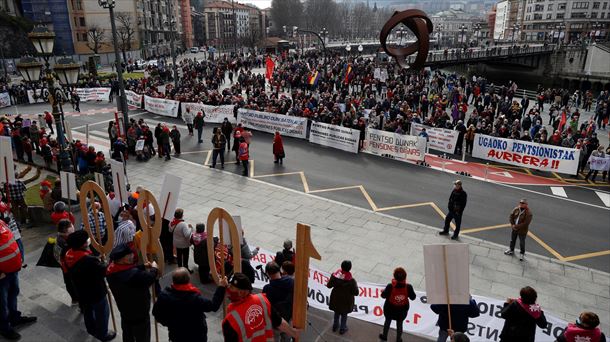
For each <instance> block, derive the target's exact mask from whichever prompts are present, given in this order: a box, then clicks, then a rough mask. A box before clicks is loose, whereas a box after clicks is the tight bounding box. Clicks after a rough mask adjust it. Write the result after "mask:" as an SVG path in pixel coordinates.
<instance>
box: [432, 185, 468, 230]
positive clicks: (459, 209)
mask: <svg viewBox="0 0 610 342" xmlns="http://www.w3.org/2000/svg"><path fill="white" fill-rule="evenodd" d="M453 185H454V188H453V191H451V195H450V196H449V205H448V209H449V212H448V213H447V216H446V217H445V226H444V227H443V231H442V232H439V233H438V234H439V235H449V225H450V224H451V220H455V231H454V232H453V236H452V237H451V240H457V239H458V236H459V235H460V227H461V225H462V214H463V213H464V208H466V202H467V201H468V195H467V194H466V191H464V189H463V188H462V181H461V180H459V179H458V180H456V181H455V182H453Z"/></svg>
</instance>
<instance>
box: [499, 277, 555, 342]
mask: <svg viewBox="0 0 610 342" xmlns="http://www.w3.org/2000/svg"><path fill="white" fill-rule="evenodd" d="M537 298H538V293H536V290H534V289H533V288H531V287H529V286H526V287H524V288H522V289H521V291H520V292H519V298H517V299H514V298H508V299H507V300H506V303H504V307H503V308H502V311H501V312H500V316H501V317H502V318H504V327H502V332H501V333H500V342H511V341H520V342H521V341H523V342H534V341H535V340H536V326H538V327H539V328H541V329H544V328H546V323H547V322H546V317H545V316H544V311H542V309H541V308H540V305H538V304H536V299H537Z"/></svg>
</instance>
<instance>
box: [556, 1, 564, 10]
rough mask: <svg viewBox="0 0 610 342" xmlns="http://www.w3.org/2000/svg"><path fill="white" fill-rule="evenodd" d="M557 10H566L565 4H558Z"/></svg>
mask: <svg viewBox="0 0 610 342" xmlns="http://www.w3.org/2000/svg"><path fill="white" fill-rule="evenodd" d="M557 9H558V10H565V9H566V4H565V2H564V3H562V4H559V5H558V6H557Z"/></svg>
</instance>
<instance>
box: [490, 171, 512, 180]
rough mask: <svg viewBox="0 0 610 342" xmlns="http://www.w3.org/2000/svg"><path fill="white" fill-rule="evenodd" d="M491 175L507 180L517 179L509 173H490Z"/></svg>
mask: <svg viewBox="0 0 610 342" xmlns="http://www.w3.org/2000/svg"><path fill="white" fill-rule="evenodd" d="M490 174H492V175H496V176H502V177H506V178H515V177H513V175H511V174H510V172H508V171H500V172H490Z"/></svg>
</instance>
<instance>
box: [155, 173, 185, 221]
mask: <svg viewBox="0 0 610 342" xmlns="http://www.w3.org/2000/svg"><path fill="white" fill-rule="evenodd" d="M181 187H182V178H180V177H178V176H174V175H172V174H169V173H166V174H165V179H163V186H161V200H160V201H159V202H160V203H161V209H162V211H161V213H162V215H161V217H163V218H164V219H166V220H168V221H171V220H173V219H174V212H175V211H176V207H177V206H178V195H179V194H180V188H181ZM155 213H157V208H155Z"/></svg>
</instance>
